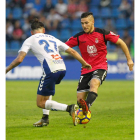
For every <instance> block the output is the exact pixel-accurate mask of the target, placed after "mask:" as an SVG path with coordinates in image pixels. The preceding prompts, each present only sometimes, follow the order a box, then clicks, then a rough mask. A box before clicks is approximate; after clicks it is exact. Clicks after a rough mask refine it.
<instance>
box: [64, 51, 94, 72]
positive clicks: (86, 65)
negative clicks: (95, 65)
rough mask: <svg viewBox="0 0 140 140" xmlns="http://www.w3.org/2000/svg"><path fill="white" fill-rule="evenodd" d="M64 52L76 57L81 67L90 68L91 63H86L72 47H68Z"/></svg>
mask: <svg viewBox="0 0 140 140" xmlns="http://www.w3.org/2000/svg"><path fill="white" fill-rule="evenodd" d="M65 52H66V53H68V54H70V55H72V56H73V57H74V58H75V59H77V60H78V61H79V62H80V63H81V64H82V68H86V69H88V70H90V69H92V67H91V65H89V64H88V63H86V61H85V60H84V59H83V58H82V57H81V56H80V54H79V53H78V52H76V51H75V50H74V49H72V48H68V49H67V50H66V51H65Z"/></svg>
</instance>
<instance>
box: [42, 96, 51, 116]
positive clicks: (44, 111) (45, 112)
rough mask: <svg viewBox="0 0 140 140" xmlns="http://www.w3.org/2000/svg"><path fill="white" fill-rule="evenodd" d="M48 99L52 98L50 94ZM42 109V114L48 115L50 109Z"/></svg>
mask: <svg viewBox="0 0 140 140" xmlns="http://www.w3.org/2000/svg"><path fill="white" fill-rule="evenodd" d="M49 100H52V95H50V97H49ZM42 110H43V116H45V115H47V116H49V112H50V110H47V109H42Z"/></svg>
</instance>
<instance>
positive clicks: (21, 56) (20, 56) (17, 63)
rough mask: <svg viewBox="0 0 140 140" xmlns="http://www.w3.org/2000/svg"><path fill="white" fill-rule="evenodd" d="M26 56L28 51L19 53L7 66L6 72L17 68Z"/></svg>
mask: <svg viewBox="0 0 140 140" xmlns="http://www.w3.org/2000/svg"><path fill="white" fill-rule="evenodd" d="M25 56H26V53H25V52H23V51H21V52H20V53H19V54H18V56H17V58H16V59H15V60H13V61H12V63H11V64H10V65H9V66H8V67H7V68H6V73H7V72H9V71H10V70H11V69H13V68H15V67H16V66H18V65H19V64H20V63H21V62H22V61H23V59H24V58H25Z"/></svg>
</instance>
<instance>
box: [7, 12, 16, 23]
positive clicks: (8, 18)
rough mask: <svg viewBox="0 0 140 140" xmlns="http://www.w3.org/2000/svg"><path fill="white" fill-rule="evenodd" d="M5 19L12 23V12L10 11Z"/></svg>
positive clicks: (13, 20)
mask: <svg viewBox="0 0 140 140" xmlns="http://www.w3.org/2000/svg"><path fill="white" fill-rule="evenodd" d="M6 20H7V21H9V22H11V23H12V24H14V22H15V19H14V18H13V14H12V13H10V14H9V15H8V17H7V19H6Z"/></svg>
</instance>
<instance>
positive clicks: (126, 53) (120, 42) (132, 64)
mask: <svg viewBox="0 0 140 140" xmlns="http://www.w3.org/2000/svg"><path fill="white" fill-rule="evenodd" d="M116 44H117V45H119V46H120V47H121V48H122V50H123V52H124V54H125V56H126V59H127V65H128V67H129V70H130V71H132V70H133V66H134V63H133V61H132V59H131V56H130V53H129V50H128V47H127V45H126V44H125V42H124V41H123V40H122V39H120V38H119V39H118V41H117V42H116Z"/></svg>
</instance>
